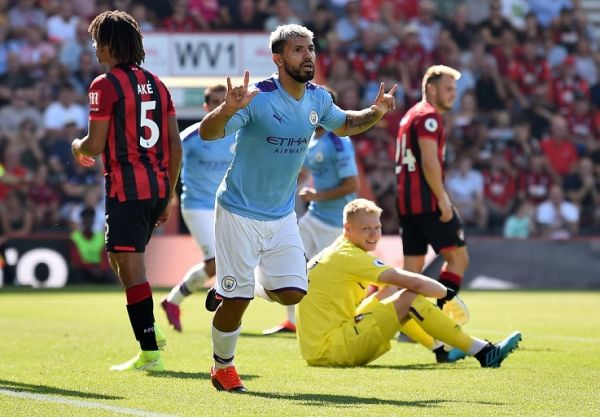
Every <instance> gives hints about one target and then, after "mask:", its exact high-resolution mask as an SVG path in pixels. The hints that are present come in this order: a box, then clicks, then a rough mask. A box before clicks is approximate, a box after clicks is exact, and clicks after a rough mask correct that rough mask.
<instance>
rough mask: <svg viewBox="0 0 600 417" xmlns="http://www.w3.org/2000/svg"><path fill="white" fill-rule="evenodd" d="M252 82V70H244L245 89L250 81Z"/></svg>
mask: <svg viewBox="0 0 600 417" xmlns="http://www.w3.org/2000/svg"><path fill="white" fill-rule="evenodd" d="M249 82H250V71H247V70H246V71H244V89H247V88H248V83H249Z"/></svg>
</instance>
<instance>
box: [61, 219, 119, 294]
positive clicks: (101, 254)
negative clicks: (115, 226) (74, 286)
mask: <svg viewBox="0 0 600 417" xmlns="http://www.w3.org/2000/svg"><path fill="white" fill-rule="evenodd" d="M77 214H78V217H79V218H80V224H81V226H80V228H78V229H76V230H73V231H72V232H71V235H70V238H71V259H70V261H71V262H70V266H71V277H70V278H71V279H70V280H69V282H70V283H79V284H84V283H87V284H115V283H117V279H116V277H115V274H114V273H113V272H112V270H111V268H110V265H109V263H108V257H107V255H106V252H105V251H104V233H103V232H98V231H94V230H93V228H92V225H93V224H94V219H95V216H96V214H95V213H94V210H92V209H89V208H86V209H83V210H81V211H80V212H79V213H77Z"/></svg>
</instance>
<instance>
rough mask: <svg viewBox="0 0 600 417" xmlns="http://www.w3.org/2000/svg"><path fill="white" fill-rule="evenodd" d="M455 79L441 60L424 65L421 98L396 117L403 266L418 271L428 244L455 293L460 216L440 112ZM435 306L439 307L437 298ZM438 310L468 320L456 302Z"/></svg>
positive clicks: (461, 259) (463, 263)
mask: <svg viewBox="0 0 600 417" xmlns="http://www.w3.org/2000/svg"><path fill="white" fill-rule="evenodd" d="M459 78H460V72H458V71H456V70H455V69H453V68H450V67H447V66H444V65H434V66H431V67H429V68H428V69H427V71H426V72H425V75H424V77H423V80H422V94H423V99H422V100H421V101H420V102H419V103H417V104H415V105H414V106H413V107H411V108H410V109H409V110H408V111H407V112H406V114H405V115H404V117H403V118H402V120H401V121H400V128H399V130H398V138H397V142H396V174H397V175H398V209H399V214H400V222H401V225H402V246H403V251H404V269H406V270H407V271H412V272H421V271H422V270H423V266H424V264H425V254H426V253H427V246H428V244H429V245H431V246H432V247H433V249H434V250H435V252H436V253H437V254H440V253H441V254H442V256H443V257H444V264H443V266H442V270H441V273H440V276H439V281H440V283H441V284H443V285H444V286H446V287H447V288H450V289H452V290H453V291H455V292H457V293H458V292H459V290H460V286H461V282H462V279H463V276H464V273H465V270H466V269H467V266H468V265H469V255H468V252H467V247H466V243H465V238H464V231H463V224H462V220H461V218H460V217H459V214H458V211H457V210H456V209H455V208H454V207H453V206H452V203H451V202H450V198H449V197H448V193H447V192H446V189H445V188H444V159H445V151H446V137H445V134H444V128H443V126H442V114H443V113H445V112H446V111H448V110H450V109H452V105H453V104H454V100H455V98H456V80H458V79H459ZM390 291H393V289H392V290H390ZM456 300H458V299H456ZM439 305H440V307H442V305H443V302H442V301H439ZM444 311H446V312H447V313H448V314H449V315H450V316H451V317H452V318H453V319H454V320H456V321H458V322H461V323H464V322H466V321H467V320H468V311H467V310H466V308H464V304H462V303H458V302H451V303H447V305H446V306H444ZM407 336H409V337H410V336H411V335H410V334H407Z"/></svg>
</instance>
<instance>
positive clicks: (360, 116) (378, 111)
mask: <svg viewBox="0 0 600 417" xmlns="http://www.w3.org/2000/svg"><path fill="white" fill-rule="evenodd" d="M397 90H398V84H394V86H393V87H392V88H391V89H390V91H388V92H387V93H386V92H385V89H384V85H383V83H381V84H379V93H378V94H377V97H375V101H374V102H373V104H372V105H371V106H370V107H369V108H368V109H363V110H360V111H357V110H346V122H345V123H344V124H343V125H342V127H340V128H339V129H337V130H335V131H334V132H333V133H335V134H336V135H338V136H352V135H356V134H359V133H362V132H364V131H365V130H368V129H370V128H371V127H372V126H373V125H374V124H375V123H377V122H378V121H379V120H381V118H382V117H383V116H384V115H385V114H386V113H387V112H388V111H390V110H393V109H395V108H396V99H395V97H394V95H395V94H396V91H397Z"/></svg>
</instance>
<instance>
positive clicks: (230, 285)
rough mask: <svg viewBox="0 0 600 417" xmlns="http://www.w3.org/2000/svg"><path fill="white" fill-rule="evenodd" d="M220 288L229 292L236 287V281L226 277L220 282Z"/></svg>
mask: <svg viewBox="0 0 600 417" xmlns="http://www.w3.org/2000/svg"><path fill="white" fill-rule="evenodd" d="M221 287H222V288H223V291H227V292H231V291H233V290H235V287H237V281H236V280H235V278H234V277H232V276H230V275H228V276H226V277H224V278H223V280H222V281H221Z"/></svg>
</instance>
